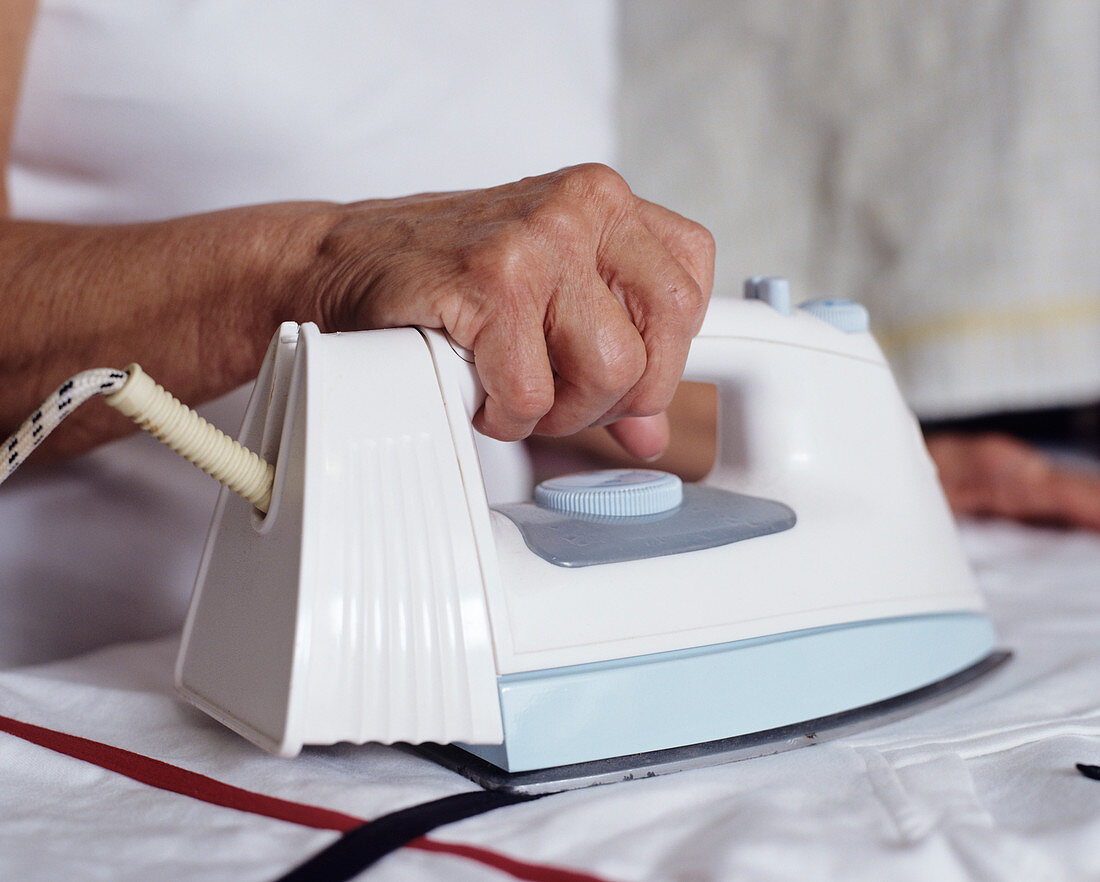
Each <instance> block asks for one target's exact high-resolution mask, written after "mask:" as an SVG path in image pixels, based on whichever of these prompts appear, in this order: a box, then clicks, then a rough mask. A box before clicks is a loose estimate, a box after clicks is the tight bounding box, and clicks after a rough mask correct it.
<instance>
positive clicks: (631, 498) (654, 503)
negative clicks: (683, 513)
mask: <svg viewBox="0 0 1100 882" xmlns="http://www.w3.org/2000/svg"><path fill="white" fill-rule="evenodd" d="M683 498H684V487H683V484H682V483H681V481H680V479H679V478H678V477H676V475H670V474H669V473H668V472H659V471H656V470H655V469H604V470H602V471H596V472H580V473H578V474H575V475H563V476H562V477H560V478H550V479H548V480H546V481H543V482H542V483H541V484H539V485H538V487H536V488H535V503H536V504H538V505H541V506H542V507H543V508H551V509H554V510H555V511H565V512H572V513H574V514H586V515H602V516H606V517H637V516H639V515H652V514H660V513H661V512H663V511H670V510H671V509H674V508H676V507H677V506H678V505H679V504H680V503H681V502H682V501H683Z"/></svg>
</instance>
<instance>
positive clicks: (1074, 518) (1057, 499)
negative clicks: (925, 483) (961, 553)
mask: <svg viewBox="0 0 1100 882" xmlns="http://www.w3.org/2000/svg"><path fill="white" fill-rule="evenodd" d="M927 443H928V452H929V453H930V454H931V456H932V460H933V461H934V462H935V464H936V467H937V468H938V469H939V473H940V482H941V483H942V484H943V489H944V493H945V494H946V495H947V501H948V503H949V504H950V506H951V508H952V510H953V511H954V512H955V513H956V514H960V515H973V516H986V517H1003V518H1010V519H1012V520H1018V521H1025V522H1031V523H1045V524H1053V525H1058V526H1064V527H1079V528H1085V529H1089V530H1100V473H1097V474H1093V473H1090V472H1088V471H1085V470H1083V469H1072V468H1067V467H1063V466H1059V465H1058V464H1057V463H1056V462H1054V461H1052V460H1051V458H1050V457H1048V456H1047V455H1045V454H1044V453H1043V452H1042V451H1040V450H1038V449H1037V448H1035V447H1032V446H1031V445H1029V444H1026V443H1024V442H1022V441H1019V440H1016V439H1015V438H1012V437H1010V436H1008V435H1000V434H992V433H991V434H980V435H967V434H961V433H954V432H936V433H932V434H930V435H929V436H928V438H927Z"/></svg>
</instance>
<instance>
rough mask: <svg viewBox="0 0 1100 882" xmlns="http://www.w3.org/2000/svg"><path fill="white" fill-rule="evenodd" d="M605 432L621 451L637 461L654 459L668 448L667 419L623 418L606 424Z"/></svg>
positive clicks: (651, 417) (661, 414)
mask: <svg viewBox="0 0 1100 882" xmlns="http://www.w3.org/2000/svg"><path fill="white" fill-rule="evenodd" d="M607 431H608V432H609V433H610V434H611V437H613V438H614V439H615V440H616V441H618V442H619V444H620V445H622V448H623V450H625V451H626V452H627V453H629V454H630V455H631V456H636V457H638V458H639V459H656V458H657V457H658V456H660V455H661V454H662V453H664V452H665V448H666V447H668V435H669V427H668V417H667V416H666V415H665V414H663V413H658V414H655V415H653V416H643V417H624V418H623V419H621V420H616V421H615V422H613V423H610V424H608V426H607Z"/></svg>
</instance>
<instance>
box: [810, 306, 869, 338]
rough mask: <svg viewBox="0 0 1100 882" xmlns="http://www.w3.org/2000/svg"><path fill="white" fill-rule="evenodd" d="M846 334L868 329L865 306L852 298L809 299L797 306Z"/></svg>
mask: <svg viewBox="0 0 1100 882" xmlns="http://www.w3.org/2000/svg"><path fill="white" fill-rule="evenodd" d="M798 308H799V309H801V310H802V311H803V312H808V313H809V314H810V315H812V316H815V317H817V318H819V319H821V320H822V321H825V322H828V323H829V324H830V325H832V326H833V327H834V328H838V329H839V330H841V331H844V332H846V333H848V334H859V333H862V332H864V331H867V330H869V329H870V326H871V322H870V319H869V317H868V315H867V307H865V306H864V305H863V304H862V303H856V302H855V301H854V300H809V301H807V302H806V303H803V304H802V305H801V306H799V307H798Z"/></svg>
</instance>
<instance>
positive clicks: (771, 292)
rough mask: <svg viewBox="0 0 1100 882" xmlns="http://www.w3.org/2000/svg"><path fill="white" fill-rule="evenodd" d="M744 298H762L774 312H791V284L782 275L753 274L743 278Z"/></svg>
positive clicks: (787, 313) (784, 313) (786, 313)
mask: <svg viewBox="0 0 1100 882" xmlns="http://www.w3.org/2000/svg"><path fill="white" fill-rule="evenodd" d="M745 299H746V300H763V301H764V302H765V303H766V304H768V306H770V307H771V308H772V309H774V310H775V311H776V312H779V313H782V314H783V315H790V314H791V284H790V282H788V281H787V280H786V279H784V278H783V277H782V276H753V277H752V278H751V279H745Z"/></svg>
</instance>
